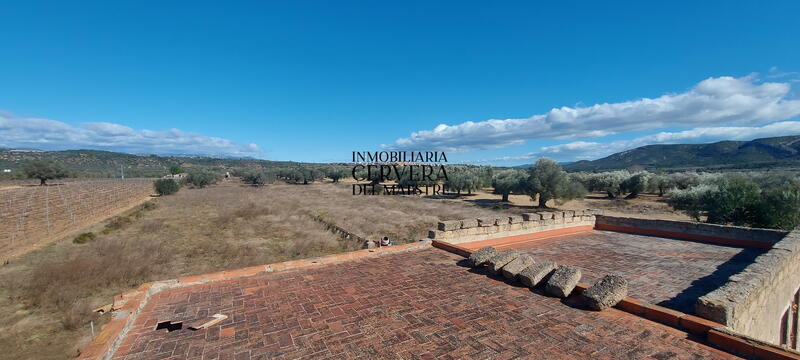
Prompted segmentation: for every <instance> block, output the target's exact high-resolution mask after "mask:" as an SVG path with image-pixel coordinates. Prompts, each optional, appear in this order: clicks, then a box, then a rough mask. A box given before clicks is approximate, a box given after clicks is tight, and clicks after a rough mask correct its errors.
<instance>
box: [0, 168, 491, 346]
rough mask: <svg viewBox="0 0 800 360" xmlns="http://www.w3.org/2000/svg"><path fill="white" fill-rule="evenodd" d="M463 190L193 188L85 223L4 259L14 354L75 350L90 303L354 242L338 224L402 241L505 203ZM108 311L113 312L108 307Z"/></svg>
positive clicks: (2, 295)
mask: <svg viewBox="0 0 800 360" xmlns="http://www.w3.org/2000/svg"><path fill="white" fill-rule="evenodd" d="M496 214H498V212H497V211H494V210H490V209H486V208H482V207H479V206H475V205H474V204H470V203H465V202H463V201H460V200H433V199H425V198H421V197H403V196H353V195H352V193H351V189H350V187H349V186H347V185H344V184H341V185H340V184H330V183H328V184H312V185H288V184H273V185H268V186H265V187H258V188H256V187H250V186H245V185H242V184H240V183H238V182H236V181H230V182H226V183H223V184H220V185H217V186H211V187H208V188H203V189H190V188H184V189H182V190H181V191H179V192H178V193H177V194H175V195H170V196H166V197H163V198H157V199H155V200H153V201H150V202H147V203H145V206H141V207H137V208H136V209H134V210H130V211H128V212H125V213H122V214H121V215H120V216H117V217H114V218H112V219H110V220H108V221H104V222H101V223H98V224H95V225H93V226H90V227H87V228H84V229H83V230H82V231H91V232H93V233H94V234H97V235H96V236H97V237H96V239H94V240H92V241H89V242H87V243H85V244H75V243H73V242H72V238H71V237H70V238H65V239H61V240H59V241H56V242H53V243H50V244H49V245H47V246H44V247H42V248H40V249H38V250H35V251H32V252H30V253H27V254H25V255H23V256H20V257H19V258H18V259H14V260H12V261H11V263H10V264H7V265H4V266H0V349H2V350H3V356H4V357H7V358H13V359H65V358H69V357H71V356H73V355H75V354H76V353H77V351H78V350H77V349H78V348H79V347H80V345H81V344H84V343H86V342H87V341H88V340H89V339H90V337H91V332H90V328H89V326H88V325H87V324H88V322H89V321H93V322H94V324H95V326H96V328H99V327H100V326H101V325H102V324H103V323H104V322H105V321H107V320H106V319H105V318H104V317H103V316H99V315H95V314H93V313H92V312H91V311H90V310H91V309H92V308H94V307H97V306H101V305H104V304H107V303H110V302H111V299H112V297H113V296H114V295H116V294H118V293H120V292H122V291H124V290H127V289H129V288H133V287H136V286H138V285H139V284H141V283H144V282H147V281H153V280H163V279H170V278H176V277H179V276H183V275H190V274H198V273H207V272H213V271H218V270H223V269H232V268H241V267H245V266H250V265H255V264H266V263H272V262H279V261H284V260H289V259H295V258H307V257H312V256H318V255H324V254H329V253H335V252H341V251H348V250H354V249H356V248H358V247H359V246H360V244H356V243H354V242H350V241H343V240H342V239H341V238H339V237H338V236H336V235H334V234H332V233H331V232H330V231H328V230H327V228H326V226H325V224H323V223H322V222H320V221H315V220H313V219H312V217H321V218H322V219H324V221H325V222H327V223H331V224H336V225H337V226H340V227H342V228H344V229H346V230H348V231H350V232H353V233H356V234H358V235H361V236H363V237H367V238H375V237H377V236H382V235H388V236H390V237H391V238H392V239H393V240H395V241H399V242H405V241H414V240H418V239H420V238H423V237H425V235H426V232H427V230H428V229H430V228H432V227H434V226H435V224H436V222H437V221H439V220H440V219H441V220H445V219H457V218H467V217H477V216H482V215H496ZM106 316H108V315H106Z"/></svg>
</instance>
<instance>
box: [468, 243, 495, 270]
mask: <svg viewBox="0 0 800 360" xmlns="http://www.w3.org/2000/svg"><path fill="white" fill-rule="evenodd" d="M495 255H497V249H495V248H493V247H491V246H487V247H484V248H481V249H480V250H476V251H473V252H472V254H470V255H469V263H470V265H471V266H473V267H475V266H481V265H483V264H485V263H486V262H487V261H489V259H491V258H492V257H493V256H495Z"/></svg>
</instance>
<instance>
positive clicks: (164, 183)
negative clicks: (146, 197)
mask: <svg viewBox="0 0 800 360" xmlns="http://www.w3.org/2000/svg"><path fill="white" fill-rule="evenodd" d="M153 188H154V189H155V191H156V193H157V194H158V195H159V196H164V195H171V194H174V193H176V192H178V190H180V188H181V187H180V185H178V183H177V182H175V180H172V179H158V180H156V181H154V182H153Z"/></svg>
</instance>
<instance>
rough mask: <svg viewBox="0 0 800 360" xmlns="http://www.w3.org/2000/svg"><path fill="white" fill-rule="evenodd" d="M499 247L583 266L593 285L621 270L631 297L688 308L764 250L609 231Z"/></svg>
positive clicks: (584, 274)
mask: <svg viewBox="0 0 800 360" xmlns="http://www.w3.org/2000/svg"><path fill="white" fill-rule="evenodd" d="M498 248H499V249H508V248H515V249H521V250H524V251H525V252H528V253H530V254H532V255H534V256H540V257H544V258H548V259H550V260H554V261H557V262H558V263H560V264H569V265H577V266H579V267H580V268H581V269H582V270H583V279H582V281H583V282H585V283H589V284H592V283H593V282H594V281H596V280H598V279H599V278H601V277H602V276H603V275H605V274H609V273H616V274H620V275H622V276H624V277H625V278H626V279H628V282H629V283H630V286H629V290H628V294H629V295H630V296H633V297H635V298H637V299H641V300H644V301H647V302H649V303H653V304H658V305H661V306H664V307H668V308H671V309H674V310H678V311H681V312H685V313H694V304H695V301H696V300H697V298H699V297H701V296H703V295H705V294H707V293H708V292H710V291H712V290H714V289H716V288H718V287H720V286H722V284H724V283H725V281H726V280H727V279H728V277H730V276H731V275H733V274H736V273H738V272H740V271H741V270H742V269H744V267H745V266H747V265H749V264H750V263H752V262H753V259H755V257H756V256H758V255H759V254H761V253H762V252H763V250H759V249H745V248H740V247H730V246H721V245H713V244H707V243H700V242H692V241H684V240H676V239H666V238H660V237H652V236H642V235H632V234H625V233H617V232H610V231H594V232H593V233H591V234H583V235H570V236H563V237H555V238H550V239H544V240H537V241H531V242H526V243H519V244H513V245H510V246H499V247H498Z"/></svg>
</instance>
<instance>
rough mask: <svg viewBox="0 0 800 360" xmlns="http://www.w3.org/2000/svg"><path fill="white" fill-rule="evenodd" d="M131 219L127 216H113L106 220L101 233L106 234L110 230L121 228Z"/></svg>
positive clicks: (128, 223)
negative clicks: (106, 222)
mask: <svg viewBox="0 0 800 360" xmlns="http://www.w3.org/2000/svg"><path fill="white" fill-rule="evenodd" d="M132 222H133V221H132V220H131V219H130V218H129V217H127V216H114V217H113V218H111V220H109V221H108V224H106V227H105V228H104V229H103V233H105V234H108V233H109V232H111V231H114V230H119V229H122V228H124V227H126V226H128V225H130V224H131V223H132Z"/></svg>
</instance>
